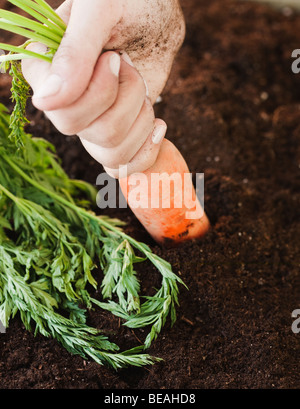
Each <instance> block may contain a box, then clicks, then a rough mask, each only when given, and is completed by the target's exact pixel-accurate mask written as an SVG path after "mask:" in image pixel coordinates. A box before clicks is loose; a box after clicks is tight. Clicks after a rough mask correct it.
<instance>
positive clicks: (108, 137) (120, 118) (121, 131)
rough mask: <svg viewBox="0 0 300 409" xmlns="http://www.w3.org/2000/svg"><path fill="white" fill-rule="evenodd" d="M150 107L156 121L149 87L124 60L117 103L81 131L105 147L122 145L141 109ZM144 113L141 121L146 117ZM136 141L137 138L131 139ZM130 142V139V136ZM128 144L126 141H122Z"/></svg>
mask: <svg viewBox="0 0 300 409" xmlns="http://www.w3.org/2000/svg"><path fill="white" fill-rule="evenodd" d="M143 107H144V111H145V110H146V111H147V112H148V111H149V113H150V115H151V119H153V121H154V114H153V109H152V105H151V103H149V101H148V98H146V87H145V83H144V80H143V79H142V77H141V76H140V74H139V73H138V72H137V71H136V69H135V68H133V67H132V66H131V65H129V64H128V63H126V62H124V61H122V63H121V69H120V76H119V92H118V96H117V99H116V102H115V103H114V105H113V106H112V107H111V108H110V109H109V110H107V112H105V113H104V114H103V115H102V116H100V117H99V118H98V119H97V120H96V121H94V122H93V123H91V124H90V126H89V127H88V128H87V129H85V130H84V132H82V133H78V135H79V136H80V137H81V138H83V139H85V140H87V141H89V142H92V143H94V144H96V145H99V146H101V147H102V148H114V147H117V146H120V145H121V144H122V143H123V141H124V140H125V139H128V133H129V131H130V129H131V128H132V126H133V124H134V122H135V121H136V120H137V118H138V116H139V115H140V114H141V110H142V109H143ZM144 114H145V112H144V113H142V115H140V117H141V118H140V122H142V121H144V122H145V118H144V119H142V117H144ZM131 142H132V143H133V142H134V141H133V140H131ZM127 143H130V141H129V140H128V142H127ZM122 146H123V147H124V145H122Z"/></svg>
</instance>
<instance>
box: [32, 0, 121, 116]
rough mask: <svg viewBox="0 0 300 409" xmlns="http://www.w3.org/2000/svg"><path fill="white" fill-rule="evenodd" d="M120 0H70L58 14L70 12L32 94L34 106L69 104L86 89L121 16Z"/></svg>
mask: <svg viewBox="0 0 300 409" xmlns="http://www.w3.org/2000/svg"><path fill="white" fill-rule="evenodd" d="M121 3H122V2H119V1H117V2H115V1H114V2H112V1H110V0H85V1H82V0H73V2H72V3H70V2H69V3H66V6H67V4H69V7H70V10H69V13H67V12H66V7H64V4H63V6H62V7H61V10H60V9H58V11H57V12H58V14H60V12H61V14H62V15H64V16H66V15H68V14H69V21H68V25H67V30H66V32H65V35H64V37H63V39H62V42H61V44H60V46H59V48H58V50H57V52H56V54H55V56H54V58H53V62H52V64H51V67H50V69H49V70H48V73H47V76H46V78H45V79H44V82H43V84H42V85H41V86H40V87H39V88H38V89H37V90H36V91H35V93H34V95H33V100H34V104H35V106H36V107H37V108H39V109H41V110H43V111H46V110H49V111H51V110H55V109H60V108H62V107H65V106H67V105H70V104H72V103H73V102H74V101H76V100H77V99H78V98H80V96H81V95H82V94H83V93H84V91H85V90H86V89H87V87H88V84H89V82H90V80H91V78H92V75H93V71H94V67H95V65H96V63H97V60H98V58H99V56H100V54H101V51H102V49H103V47H104V45H105V44H106V43H107V42H108V40H109V38H110V35H111V31H112V29H113V28H114V26H115V25H116V24H117V23H118V21H119V20H120V19H121V15H122V6H121Z"/></svg>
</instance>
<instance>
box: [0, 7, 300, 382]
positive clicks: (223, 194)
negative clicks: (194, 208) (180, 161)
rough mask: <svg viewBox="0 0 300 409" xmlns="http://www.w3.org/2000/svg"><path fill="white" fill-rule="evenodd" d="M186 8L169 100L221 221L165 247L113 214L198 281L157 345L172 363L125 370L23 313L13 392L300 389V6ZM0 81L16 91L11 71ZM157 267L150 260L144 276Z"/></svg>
mask: <svg viewBox="0 0 300 409" xmlns="http://www.w3.org/2000/svg"><path fill="white" fill-rule="evenodd" d="M1 3H3V1H2V2H1ZM182 5H183V9H184V13H185V16H186V21H187V36H186V40H185V43H184V46H183V48H182V49H181V51H180V53H179V55H178V58H177V60H176V63H175V65H174V69H173V72H172V75H171V77H170V80H169V82H168V85H167V87H166V89H165V91H164V94H163V101H162V103H160V104H159V105H157V107H156V110H157V115H158V116H160V117H162V118H163V119H164V120H166V122H167V123H168V125H169V131H168V137H169V138H170V139H171V140H172V141H174V143H175V144H176V145H177V146H178V148H179V149H180V150H181V152H182V153H183V155H184V156H185V158H186V160H187V162H188V164H189V167H190V169H191V171H193V172H205V209H206V212H207V214H208V216H209V217H210V220H211V222H212V229H211V232H210V233H209V234H208V235H207V236H206V237H205V239H203V240H202V241H195V242H189V243H187V244H184V245H182V246H181V247H180V248H177V249H176V250H173V249H168V250H166V249H161V248H159V247H158V246H155V245H154V243H153V242H152V240H151V239H150V238H149V236H148V235H147V233H146V232H145V231H144V230H143V228H142V227H141V226H140V224H139V223H138V222H137V221H136V220H135V218H134V217H133V215H132V214H131V212H130V211H129V210H122V211H113V210H110V211H107V212H106V213H107V214H109V215H111V216H118V217H120V218H122V219H123V220H125V221H127V222H128V227H127V228H126V231H127V232H128V233H130V234H132V235H134V236H135V237H137V238H139V239H141V240H143V241H145V242H147V243H149V244H150V245H151V246H152V247H153V249H154V250H155V251H156V252H157V253H158V254H159V255H161V256H163V257H164V258H165V259H167V260H168V261H170V262H171V263H172V265H173V267H174V271H175V272H176V273H178V274H180V276H181V277H182V278H183V280H184V281H185V282H186V284H187V285H188V287H189V290H188V291H187V290H185V289H184V288H181V293H180V307H179V308H178V320H177V323H176V325H175V326H174V327H173V328H170V326H169V324H167V325H166V327H165V328H164V330H163V332H162V334H161V336H160V337H159V338H158V340H157V341H156V343H155V344H154V345H153V347H151V349H150V351H149V352H150V353H151V354H153V355H155V356H159V357H161V358H163V359H164V361H163V362H161V363H159V364H156V365H155V366H153V367H151V368H142V369H135V368H130V369H126V370H121V371H119V372H114V371H113V370H110V369H107V368H103V367H101V366H98V365H97V364H95V363H94V362H90V361H84V360H82V359H81V358H80V357H75V356H71V355H69V353H68V352H66V351H65V350H64V349H63V348H62V347H61V346H60V345H59V344H58V343H57V342H56V341H54V340H51V339H46V338H43V337H42V336H37V337H36V338H34V336H33V335H32V334H31V333H29V332H27V331H25V329H24V328H23V326H22V325H21V323H20V322H19V320H18V319H17V318H16V319H15V320H14V321H13V322H12V323H11V326H10V328H9V329H8V330H7V333H6V334H5V335H0V388H2V389H4V388H27V389H33V388H45V389H51V388H53V389H58V388H65V389H71V388H93V389H109V388H112V389H129V388H133V389H138V388H139V389H142V388H144V389H150V388H158V389H159V388H162V389H166V388H173V389H179V388H185V389H188V388H196V389H200V388H209V389H211V388H299V387H300V380H299V379H300V377H299V375H300V374H299V363H300V362H299V357H300V334H298V335H297V334H294V333H293V332H292V330H291V324H292V318H291V313H292V311H293V310H294V309H296V308H300V275H299V273H300V248H299V247H300V246H299V242H300V234H299V232H300V217H299V206H300V178H299V172H300V148H299V146H300V145H299V139H300V74H299V75H295V74H293V73H292V71H291V62H292V60H291V58H290V56H291V52H292V50H294V49H296V48H300V16H296V15H295V14H294V13H292V14H291V15H289V13H282V12H277V11H274V10H271V9H269V8H268V7H265V6H258V5H257V4H251V3H246V2H244V1H242V2H239V1H233V0H210V1H207V0H182ZM286 14H288V15H286ZM1 84H2V88H1V98H2V100H3V101H4V102H7V97H8V95H9V83H8V80H7V79H4V78H2V79H1ZM30 112H31V117H32V120H33V122H32V125H34V126H32V127H31V129H30V131H31V132H33V133H35V134H39V135H40V136H43V137H46V138H49V139H50V140H51V141H53V142H54V143H55V145H56V146H57V149H58V152H59V155H60V157H61V158H62V160H63V164H64V166H65V168H66V169H67V171H68V173H69V174H70V176H72V177H77V178H83V179H85V180H88V181H90V182H92V183H95V180H96V177H97V175H98V174H99V172H101V171H102V169H101V166H100V165H98V164H97V163H95V162H94V161H93V160H92V159H90V157H89V156H88V155H87V154H86V153H85V152H84V150H83V148H82V147H81V145H80V143H79V142H78V140H77V139H76V137H69V138H65V137H63V136H61V135H59V134H58V133H57V132H56V131H55V130H54V129H53V127H52V126H51V125H50V124H49V123H48V122H47V121H45V119H44V118H43V116H42V115H41V114H40V113H37V112H35V111H34V110H33V109H31V111H30ZM153 274H154V276H155V273H154V272H153V270H152V268H151V267H148V266H147V267H146V269H145V271H144V276H145V277H149V278H151V280H152V275H153ZM155 280H157V277H156V276H155ZM89 321H90V323H91V324H93V325H96V326H98V327H99V328H106V329H108V330H109V333H110V334H111V336H112V339H113V340H114V341H116V342H117V343H119V344H120V345H121V346H124V347H128V346H133V345H137V344H138V343H139V341H138V339H141V338H142V337H143V332H142V331H136V332H132V331H128V330H125V329H124V328H122V327H120V323H119V320H118V319H116V318H113V317H111V316H110V315H107V314H104V313H102V312H101V313H100V312H99V311H94V312H93V313H91V314H90V317H89Z"/></svg>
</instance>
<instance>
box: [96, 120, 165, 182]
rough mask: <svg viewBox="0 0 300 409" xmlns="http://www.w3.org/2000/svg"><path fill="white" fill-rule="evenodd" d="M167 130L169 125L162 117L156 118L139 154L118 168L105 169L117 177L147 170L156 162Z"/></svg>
mask: <svg viewBox="0 0 300 409" xmlns="http://www.w3.org/2000/svg"><path fill="white" fill-rule="evenodd" d="M166 132H167V125H166V124H165V122H164V121H162V120H161V119H156V120H155V128H154V131H153V133H151V134H150V135H149V136H148V138H147V140H146V142H145V143H144V145H143V146H142V147H141V148H140V150H139V151H138V152H137V154H136V155H135V156H134V157H133V158H132V159H131V161H130V162H128V163H127V164H126V165H125V166H121V167H119V168H118V169H111V168H108V167H104V169H105V171H106V172H107V173H108V174H109V175H110V176H112V177H113V178H116V179H121V178H125V177H127V176H130V175H131V174H133V173H139V172H145V171H146V170H147V169H149V168H151V166H153V165H154V163H155V162H156V159H157V156H158V154H159V151H160V147H161V144H162V142H163V140H164V138H165V135H166Z"/></svg>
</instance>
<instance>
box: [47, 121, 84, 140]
mask: <svg viewBox="0 0 300 409" xmlns="http://www.w3.org/2000/svg"><path fill="white" fill-rule="evenodd" d="M51 122H52V123H53V125H54V126H55V128H56V129H57V130H58V131H59V132H60V133H61V134H63V135H66V136H71V135H76V134H77V133H78V130H77V129H76V128H75V126H74V124H73V123H72V122H69V121H62V120H60V119H54V120H53V119H51Z"/></svg>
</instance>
